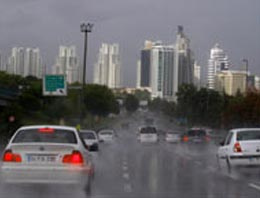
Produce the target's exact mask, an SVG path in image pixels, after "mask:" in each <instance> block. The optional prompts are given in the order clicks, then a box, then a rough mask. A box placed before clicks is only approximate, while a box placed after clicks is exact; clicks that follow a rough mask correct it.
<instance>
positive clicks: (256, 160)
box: [229, 155, 260, 166]
mask: <svg viewBox="0 0 260 198" xmlns="http://www.w3.org/2000/svg"><path fill="white" fill-rule="evenodd" d="M229 161H230V164H231V165H234V166H260V155H247V156H245V155H232V156H229Z"/></svg>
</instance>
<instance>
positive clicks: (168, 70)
mask: <svg viewBox="0 0 260 198" xmlns="http://www.w3.org/2000/svg"><path fill="white" fill-rule="evenodd" d="M150 80H151V90H152V94H151V96H152V98H156V97H160V98H164V99H166V100H168V101H172V100H174V89H173V87H174V47H173V46H165V45H162V43H160V42H157V43H155V44H154V45H153V47H152V50H151V74H150Z"/></svg>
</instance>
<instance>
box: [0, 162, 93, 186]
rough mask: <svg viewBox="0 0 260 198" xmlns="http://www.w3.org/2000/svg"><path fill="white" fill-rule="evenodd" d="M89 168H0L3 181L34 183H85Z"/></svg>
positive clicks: (87, 178)
mask: <svg viewBox="0 0 260 198" xmlns="http://www.w3.org/2000/svg"><path fill="white" fill-rule="evenodd" d="M89 175H90V170H88V169H86V168H79V167H77V168H72V167H69V168H50V167H48V169H44V168H26V167H7V166H3V167H2V168H1V176H2V181H3V182H4V183H14V184H16V183H17V184H19V183H36V184H76V185H85V184H86V183H87V182H88V180H89Z"/></svg>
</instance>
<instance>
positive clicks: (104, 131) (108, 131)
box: [99, 129, 114, 133]
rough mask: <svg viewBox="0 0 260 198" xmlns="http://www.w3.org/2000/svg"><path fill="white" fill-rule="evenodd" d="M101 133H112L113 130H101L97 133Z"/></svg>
mask: <svg viewBox="0 0 260 198" xmlns="http://www.w3.org/2000/svg"><path fill="white" fill-rule="evenodd" d="M102 132H112V133H114V130H113V129H102V130H100V131H99V133H102Z"/></svg>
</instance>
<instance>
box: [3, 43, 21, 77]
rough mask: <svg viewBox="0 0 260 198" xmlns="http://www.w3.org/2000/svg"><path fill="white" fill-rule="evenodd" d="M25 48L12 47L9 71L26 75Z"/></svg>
mask: <svg viewBox="0 0 260 198" xmlns="http://www.w3.org/2000/svg"><path fill="white" fill-rule="evenodd" d="M24 58H25V50H24V48H23V47H14V48H12V52H11V56H10V57H9V59H8V66H7V73H9V74H15V75H20V76H24Z"/></svg>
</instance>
